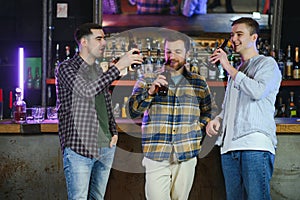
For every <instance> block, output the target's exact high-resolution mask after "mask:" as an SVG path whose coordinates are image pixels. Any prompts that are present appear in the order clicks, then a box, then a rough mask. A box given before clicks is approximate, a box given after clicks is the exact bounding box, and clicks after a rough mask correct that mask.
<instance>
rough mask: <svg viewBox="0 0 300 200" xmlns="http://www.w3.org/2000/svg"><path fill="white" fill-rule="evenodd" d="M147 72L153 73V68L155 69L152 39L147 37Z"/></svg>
mask: <svg viewBox="0 0 300 200" xmlns="http://www.w3.org/2000/svg"><path fill="white" fill-rule="evenodd" d="M144 67H145V69H144V70H145V74H152V73H153V70H154V67H153V58H152V55H151V42H150V39H149V38H147V57H146V60H145V65H144Z"/></svg>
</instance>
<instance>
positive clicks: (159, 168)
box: [142, 157, 197, 200]
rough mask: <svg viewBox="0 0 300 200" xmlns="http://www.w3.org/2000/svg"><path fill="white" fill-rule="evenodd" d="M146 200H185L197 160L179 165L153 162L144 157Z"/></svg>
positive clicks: (192, 179)
mask: <svg viewBox="0 0 300 200" xmlns="http://www.w3.org/2000/svg"><path fill="white" fill-rule="evenodd" d="M142 164H143V166H144V167H145V169H146V183H145V194H146V199H147V200H187V199H188V197H189V193H190V191H191V188H192V185H193V182H194V175H195V168H196V164H197V158H196V157H195V158H192V159H190V160H188V161H184V162H179V163H172V164H171V163H170V162H169V161H162V162H158V161H154V160H151V159H149V158H146V157H144V159H143V161H142Z"/></svg>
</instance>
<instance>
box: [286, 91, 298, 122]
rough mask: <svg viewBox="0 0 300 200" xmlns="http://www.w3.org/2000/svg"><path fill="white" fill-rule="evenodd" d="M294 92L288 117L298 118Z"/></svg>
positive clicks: (291, 96) (291, 93)
mask: <svg viewBox="0 0 300 200" xmlns="http://www.w3.org/2000/svg"><path fill="white" fill-rule="evenodd" d="M294 94H295V93H294V92H293V91H291V92H290V99H289V104H288V107H287V116H288V117H297V107H296V105H295V103H294Z"/></svg>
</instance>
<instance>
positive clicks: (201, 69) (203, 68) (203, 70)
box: [199, 58, 208, 79]
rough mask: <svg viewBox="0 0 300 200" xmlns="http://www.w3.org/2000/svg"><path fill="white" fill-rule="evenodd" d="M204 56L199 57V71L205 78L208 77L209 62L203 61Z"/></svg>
mask: <svg viewBox="0 0 300 200" xmlns="http://www.w3.org/2000/svg"><path fill="white" fill-rule="evenodd" d="M202 59H203V58H201V59H199V73H200V75H201V76H204V78H205V79H208V68H207V64H206V63H205V62H203V60H202Z"/></svg>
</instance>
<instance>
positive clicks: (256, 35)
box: [252, 33, 258, 41]
mask: <svg viewBox="0 0 300 200" xmlns="http://www.w3.org/2000/svg"><path fill="white" fill-rule="evenodd" d="M257 39H258V34H257V33H254V34H253V35H252V40H253V41H257Z"/></svg>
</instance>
